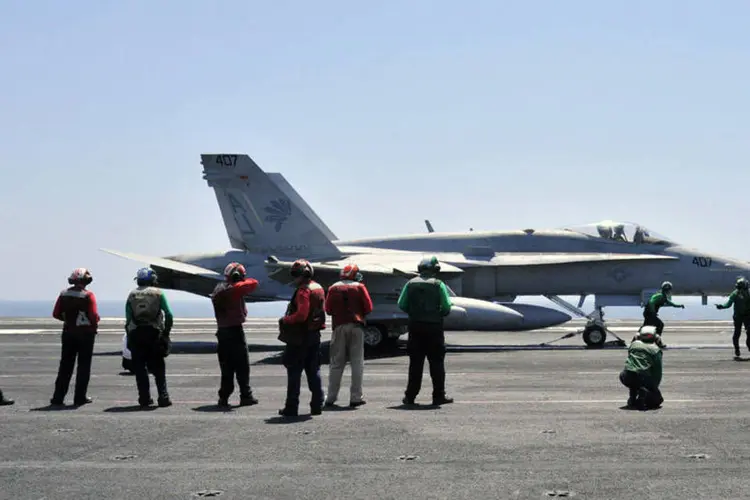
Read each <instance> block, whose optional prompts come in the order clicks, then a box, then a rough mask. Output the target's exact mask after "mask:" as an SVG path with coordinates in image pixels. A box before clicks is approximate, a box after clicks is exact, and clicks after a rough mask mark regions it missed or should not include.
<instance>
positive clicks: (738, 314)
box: [716, 277, 750, 358]
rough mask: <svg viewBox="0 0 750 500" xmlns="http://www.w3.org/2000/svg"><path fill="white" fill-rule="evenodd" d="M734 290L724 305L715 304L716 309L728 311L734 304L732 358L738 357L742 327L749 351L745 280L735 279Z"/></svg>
mask: <svg viewBox="0 0 750 500" xmlns="http://www.w3.org/2000/svg"><path fill="white" fill-rule="evenodd" d="M734 288H735V290H734V291H733V292H732V293H731V294H730V295H729V299H727V301H726V303H724V304H716V308H717V309H728V308H729V307H731V306H732V304H734V314H733V315H732V316H733V319H734V336H733V337H732V342H733V343H734V357H735V358H739V357H740V336H741V335H742V325H743V324H744V325H745V334H746V337H747V338H746V340H747V348H748V350H750V291H748V283H747V280H746V279H745V278H743V277H741V278H737V282H736V283H735V284H734Z"/></svg>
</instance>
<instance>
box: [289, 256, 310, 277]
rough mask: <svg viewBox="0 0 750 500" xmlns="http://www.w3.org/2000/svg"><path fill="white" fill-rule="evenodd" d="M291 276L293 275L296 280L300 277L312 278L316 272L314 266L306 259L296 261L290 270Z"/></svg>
mask: <svg viewBox="0 0 750 500" xmlns="http://www.w3.org/2000/svg"><path fill="white" fill-rule="evenodd" d="M289 274H291V275H292V277H294V278H299V277H305V278H312V277H313V274H314V271H313V267H312V264H310V263H309V262H307V261H306V260H304V259H300V260H296V261H294V264H292V268H291V269H290V270H289Z"/></svg>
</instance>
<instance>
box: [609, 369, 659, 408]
mask: <svg viewBox="0 0 750 500" xmlns="http://www.w3.org/2000/svg"><path fill="white" fill-rule="evenodd" d="M620 382H621V383H622V385H624V386H625V387H627V388H628V389H629V390H630V397H629V398H628V406H633V407H639V408H641V409H653V408H658V407H660V406H661V404H662V403H663V402H664V398H663V397H662V395H661V391H660V390H659V387H657V385H656V384H655V383H654V380H653V379H652V378H651V376H650V375H649V374H648V373H645V372H631V371H630V370H623V371H622V372H620Z"/></svg>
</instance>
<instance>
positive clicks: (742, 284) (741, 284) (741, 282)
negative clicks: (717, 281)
mask: <svg viewBox="0 0 750 500" xmlns="http://www.w3.org/2000/svg"><path fill="white" fill-rule="evenodd" d="M734 286H735V287H736V288H737V289H738V290H747V288H748V283H747V279H745V277H744V276H740V277H739V278H737V282H736V283H735V284H734Z"/></svg>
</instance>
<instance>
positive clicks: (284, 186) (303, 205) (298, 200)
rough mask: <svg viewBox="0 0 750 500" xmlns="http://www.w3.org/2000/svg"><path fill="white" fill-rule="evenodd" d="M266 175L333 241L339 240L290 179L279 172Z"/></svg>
mask: <svg viewBox="0 0 750 500" xmlns="http://www.w3.org/2000/svg"><path fill="white" fill-rule="evenodd" d="M266 175H267V176H268V177H269V179H271V181H273V183H274V184H276V186H278V188H279V189H281V190H282V191H283V192H284V194H285V195H287V197H289V200H290V201H291V202H292V204H293V205H297V209H298V210H300V211H301V212H302V213H304V214H305V215H306V216H307V217H308V218H309V219H310V220H311V221H312V223H313V224H315V225H316V226H317V227H318V228H319V229H320V230H321V231H323V234H325V235H326V237H328V239H330V240H331V241H336V240H338V237H337V236H336V235H335V234H333V231H331V229H330V228H329V227H328V226H326V224H325V222H323V220H322V219H321V218H320V217H318V214H316V213H315V211H314V210H313V209H312V208H310V205H308V204H307V202H306V201H305V200H304V199H303V198H302V196H300V195H299V193H298V192H297V191H296V190H295V189H294V188H293V187H292V185H291V184H289V181H287V180H286V179H285V178H284V176H283V175H281V174H278V173H271V172H267V173H266Z"/></svg>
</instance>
